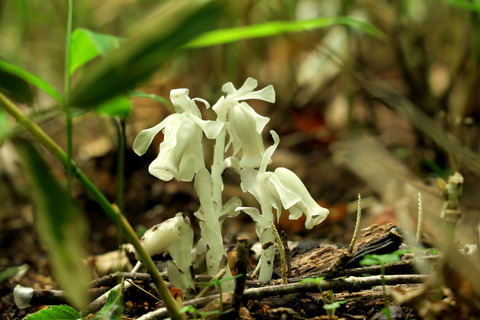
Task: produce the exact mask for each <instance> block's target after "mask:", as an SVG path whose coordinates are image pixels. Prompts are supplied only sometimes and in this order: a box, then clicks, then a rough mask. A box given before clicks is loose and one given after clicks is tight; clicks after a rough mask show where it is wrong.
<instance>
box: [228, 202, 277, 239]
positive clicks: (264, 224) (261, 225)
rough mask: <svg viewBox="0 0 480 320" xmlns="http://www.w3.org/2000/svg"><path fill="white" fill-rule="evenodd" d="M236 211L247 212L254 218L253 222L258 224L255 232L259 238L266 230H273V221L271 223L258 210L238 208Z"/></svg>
mask: <svg viewBox="0 0 480 320" xmlns="http://www.w3.org/2000/svg"><path fill="white" fill-rule="evenodd" d="M236 210H239V211H243V212H245V213H246V214H248V215H249V216H250V217H251V218H252V220H253V221H255V222H256V223H257V225H256V227H255V231H256V233H257V236H258V237H260V236H261V235H262V234H263V232H264V231H265V230H267V229H269V228H271V223H272V221H269V220H268V219H267V218H266V217H264V216H263V215H262V214H261V213H260V211H259V210H258V209H257V208H254V207H238V208H237V209H236Z"/></svg>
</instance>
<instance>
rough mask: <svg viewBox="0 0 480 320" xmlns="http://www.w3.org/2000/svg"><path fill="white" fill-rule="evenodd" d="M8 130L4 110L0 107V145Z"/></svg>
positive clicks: (8, 126)
mask: <svg viewBox="0 0 480 320" xmlns="http://www.w3.org/2000/svg"><path fill="white" fill-rule="evenodd" d="M9 132H10V125H9V124H8V119H7V114H6V113H5V110H3V109H1V108H0V146H2V144H3V140H4V139H5V137H6V136H7V135H8V133H9Z"/></svg>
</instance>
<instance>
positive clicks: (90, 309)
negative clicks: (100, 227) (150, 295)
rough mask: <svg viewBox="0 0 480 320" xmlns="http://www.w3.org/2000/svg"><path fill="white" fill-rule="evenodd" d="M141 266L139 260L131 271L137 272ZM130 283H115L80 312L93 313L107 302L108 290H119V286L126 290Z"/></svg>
mask: <svg viewBox="0 0 480 320" xmlns="http://www.w3.org/2000/svg"><path fill="white" fill-rule="evenodd" d="M141 266H142V263H141V262H140V261H138V262H137V264H136V265H135V267H133V269H132V273H135V272H137V271H138V269H140V267H141ZM131 285H132V284H131V283H130V282H127V281H120V283H119V284H117V285H116V286H114V287H113V288H111V289H110V290H108V291H107V292H105V293H104V294H102V295H101V296H100V297H98V298H97V299H95V300H94V301H92V302H90V304H89V305H88V306H87V308H85V310H84V311H83V312H82V313H83V314H84V315H87V314H89V313H94V312H96V311H98V310H100V308H101V307H102V306H103V305H104V304H105V303H106V302H107V299H108V295H109V294H110V291H113V290H119V289H120V288H121V287H123V290H127V289H128V288H130V287H131Z"/></svg>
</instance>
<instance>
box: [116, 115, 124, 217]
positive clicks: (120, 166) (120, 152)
mask: <svg viewBox="0 0 480 320" xmlns="http://www.w3.org/2000/svg"><path fill="white" fill-rule="evenodd" d="M114 121H115V124H116V125H117V141H118V146H117V206H118V208H119V209H120V212H121V213H124V212H125V146H126V140H127V139H126V134H125V120H123V119H114Z"/></svg>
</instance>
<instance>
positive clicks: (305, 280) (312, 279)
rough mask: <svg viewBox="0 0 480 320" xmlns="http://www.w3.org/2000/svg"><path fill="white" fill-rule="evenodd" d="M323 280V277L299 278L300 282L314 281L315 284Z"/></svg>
mask: <svg viewBox="0 0 480 320" xmlns="http://www.w3.org/2000/svg"><path fill="white" fill-rule="evenodd" d="M323 280H325V277H317V278H306V279H303V280H301V281H300V283H316V284H321V283H322V281H323Z"/></svg>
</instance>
